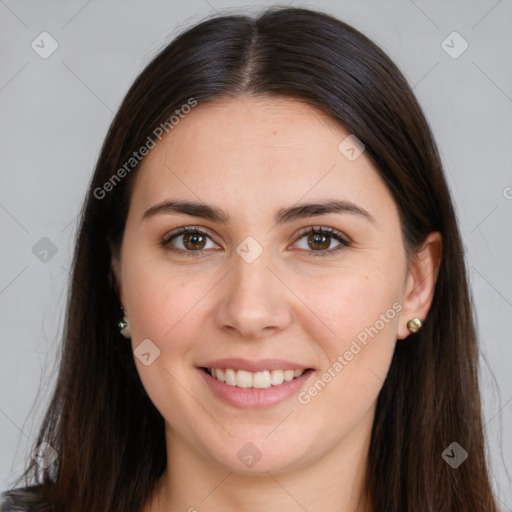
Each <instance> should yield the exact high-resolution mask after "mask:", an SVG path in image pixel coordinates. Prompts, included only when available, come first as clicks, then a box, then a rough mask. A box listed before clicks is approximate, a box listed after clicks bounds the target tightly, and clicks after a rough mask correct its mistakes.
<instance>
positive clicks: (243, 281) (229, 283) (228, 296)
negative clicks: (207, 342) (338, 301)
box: [215, 251, 293, 339]
mask: <svg viewBox="0 0 512 512" xmlns="http://www.w3.org/2000/svg"><path fill="white" fill-rule="evenodd" d="M269 252H270V251H263V253H262V254H261V255H260V256H259V257H258V258H257V259H256V260H255V261H252V262H251V263H248V262H247V261H245V260H244V259H243V258H242V257H240V256H239V255H238V254H235V255H234V257H233V267H232V269H231V271H230V272H229V273H228V275H227V276H226V278H225V279H224V280H223V281H224V286H223V287H222V292H221V296H220V300H219V303H218V305H217V307H216V310H215V322H216V324H217V325H218V326H219V328H220V329H222V330H224V331H226V332H227V333H228V334H231V335H234V336H238V337H239V338H244V339H260V338H264V337H266V336H269V335H272V334H274V333H277V332H279V331H280V330H283V329H285V328H286V327H287V326H288V325H290V323H291V317H292V315H291V303H290V299H291V297H293V294H292V293H291V292H290V290H289V289H288V288H287V287H286V285H285V283H284V282H283V281H284V279H282V277H281V276H279V272H278V271H276V270H274V269H273V268H272V266H274V267H275V265H272V262H271V261H270V260H271V258H270V256H267V254H268V253H269Z"/></svg>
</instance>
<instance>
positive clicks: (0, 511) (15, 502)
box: [0, 485, 40, 512]
mask: <svg viewBox="0 0 512 512" xmlns="http://www.w3.org/2000/svg"><path fill="white" fill-rule="evenodd" d="M38 490H39V486H36V485H33V486H29V487H17V488H15V489H9V490H7V491H3V492H1V493H0V512H36V511H37V510H40V508H39V507H37V504H38V503H39V500H38ZM36 507H37V508H36Z"/></svg>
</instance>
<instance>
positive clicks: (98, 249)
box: [5, 8, 497, 512]
mask: <svg viewBox="0 0 512 512" xmlns="http://www.w3.org/2000/svg"><path fill="white" fill-rule="evenodd" d="M72 276H73V277H72V283H71V290H70V297H69V303H68V309H67V323H66V330H65V335H64V340H63V341H64V344H63V359H62V361H61V366H60V373H59V378H58V382H57V386H56V390H55V393H54V395H53V398H52V400H51V403H50V406H49V409H48V412H47V414H46V417H45V419H44V422H43V425H42V427H41V431H40V434H39V437H38V439H37V442H36V443H35V445H34V447H35V448H36V449H37V450H38V453H37V455H36V456H35V457H34V458H33V459H32V460H30V461H29V464H28V466H27V469H26V471H25V473H24V475H23V476H24V477H26V478H31V479H32V484H33V485H31V486H30V487H29V486H28V485H29V480H28V479H27V480H25V485H26V487H25V488H21V487H20V488H18V489H13V490H11V491H10V492H7V493H5V497H6V504H5V508H6V509H10V508H12V509H13V510H14V509H16V510H20V509H26V510H55V511H67V510H75V511H95V512H96V511H97V512H100V511H105V512H107V511H109V512H112V511H123V512H127V511H133V512H135V511H137V512H139V511H142V512H157V511H163V510H173V511H174V510H189V511H194V510H199V511H201V510H226V511H228V510H234V509H236V510H253V509H254V510H256V509H264V510H266V511H272V510H274V509H277V508H279V510H281V511H282V510H299V509H303V510H329V511H335V510H336V511H338V510H339V511H357V512H363V511H364V512H368V511H379V512H380V511H415V512H420V511H425V512H427V511H429V512H433V511H440V510H443V511H450V512H453V511H469V510H471V511H477V510H478V511H489V512H490V511H496V510H497V507H496V504H495V501H494V498H493V495H492V490H491V485H490V482H489V477H488V472H487V466H486V459H485V449H484V437H483V432H482V419H481V409H480V395H479V387H478V379H477V363H478V353H477V343H476V336H475V328H474V322H473V318H472V311H471V307H470V300H469V292H468V284H467V276H466V271H465V264H464V259H463V250H462V244H461V239H460V234H459V231H458V227H457V222H456V218H455V214H454V209H453V205H452V201H451V199H450V196H449V193H448V188H447V185H446V181H445V178H444V175H443V170H442V166H441V163H440V159H439V155H438V152H437V149H436V145H435V142H434V140H433V138H432V135H431V132H430V129H429V127H428V124H427V122H426V120H425V118H424V115H423V114H422V112H421V109H420V107H419V106H418V103H417V101H416V100H415V98H414V96H413V93H412V91H411V89H410V88H409V86H408V85H407V83H406V81H405V79H404V77H403V76H402V74H401V73H400V72H399V70H398V69H397V68H396V66H395V65H394V64H393V63H392V62H391V61H390V59H389V58H388V57H387V56H386V55H385V54H384V53H383V52H382V51H381V50H380V49H379V48H378V47H376V46H375V44H373V43H372V42H371V41H369V40H368V39H367V38H366V37H365V36H363V35H362V34H360V33H359V32H357V31H356V30H354V29H353V28H351V27H349V26H347V25H346V24H344V23H342V22H341V21H339V20H336V19H334V18H332V17H330V16H328V15H326V14H323V13H320V12H315V11H311V10H307V9H295V8H279V9H270V10H268V11H265V12H263V13H262V14H261V15H260V16H259V17H257V18H256V19H252V18H249V17H245V16H234V15H230V16H220V17H217V18H213V19H209V20H206V21H204V22H202V23H200V24H198V25H196V26H195V27H192V28H191V29H189V30H187V31H186V32H184V33H183V34H181V35H180V36H179V37H177V38H176V39H175V40H174V41H173V42H172V43H171V44H170V45H168V46H167V47H166V48H164V49H163V51H161V52H160V54H159V55H158V56H157V57H156V58H155V59H154V60H153V61H152V62H151V63H150V64H149V65H148V66H147V68H146V69H145V70H144V71H143V72H142V73H141V75H140V76H139V77H138V78H137V80H136V81H135V83H134V85H133V86H132V87H131V89H130V90H129V92H128V94H127V96H126V98H125V100H124V101H123V103H122V105H121V107H120V109H119V111H118V113H117V115H116V117H115V119H114V121H113V123H112V125H111V127H110V130H109V133H108V135H107V137H106V140H105V142H104V145H103V148H102V151H101V154H100V157H99V160H98V163H97V167H96V170H95V173H94V176H93V179H92V182H91V185H90V188H89V192H88V195H87V198H86V201H85V206H84V210H83V214H82V221H81V224H80V229H79V235H78V240H77V244H76V252H75V258H74V263H73V274H72ZM20 482H21V479H20V480H19V481H18V483H20Z"/></svg>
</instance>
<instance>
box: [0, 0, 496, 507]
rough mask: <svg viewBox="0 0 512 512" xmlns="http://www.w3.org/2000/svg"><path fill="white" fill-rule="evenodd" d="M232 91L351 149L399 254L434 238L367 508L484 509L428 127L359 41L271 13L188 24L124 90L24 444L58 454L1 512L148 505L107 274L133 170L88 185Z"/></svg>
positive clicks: (337, 24) (444, 199)
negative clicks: (322, 117) (301, 106)
mask: <svg viewBox="0 0 512 512" xmlns="http://www.w3.org/2000/svg"><path fill="white" fill-rule="evenodd" d="M246 94H247V95H253V96H255V97H263V98H265V97H267V98H271V97H280V98H291V99H295V100H299V101H302V102H305V103H306V104H308V105H311V106H313V107H316V108H317V109H318V110H319V111H321V112H323V113H325V114H326V115H327V116H329V117H330V118H331V119H333V120H335V121H336V122H337V123H338V124H339V125H340V126H342V127H344V128H345V129H346V130H348V131H349V132H350V133H352V134H354V135H355V136H356V137H357V138H358V139H359V140H360V141H362V142H363V144H364V146H365V152H366V155H367V156H368V157H369V158H370V159H371V161H372V163H373V165H374V166H375V169H376V171H377V172H378V173H379V175H380V176H381V177H382V179H383V180H384V182H385V184H386V185H387V187H388V188H389V191H390V192H391V194H392V196H393V198H394V201H395V202H396V204H397V207H398V209H399V213H400V222H401V229H402V233H403V240H404V246H405V249H406V251H407V254H408V255H409V256H410V257H411V258H413V257H414V254H415V251H417V249H418V248H419V247H420V246H421V244H422V242H423V241H424V240H425V238H426V236H427V235H428V234H429V233H431V232H433V231H438V232H440V233H441V235H442V237H443V256H442V260H441V263H440V268H439V273H438V278H437V281H436V285H435V293H434V297H433V302H432V305H431V308H430V311H429V314H428V318H427V319H426V321H425V322H424V326H423V327H422V329H421V330H419V331H418V332H417V333H414V334H411V335H410V336H409V337H408V339H407V342H404V341H403V340H398V341H397V344H396V348H395V352H394V355H393V359H392V362H391V366H390V369H389V373H388V375H387V377H386V379H385V381H384V384H383V386H382V389H381V391H380V394H379V396H378V400H377V404H376V411H375V419H374V423H373V428H372V434H371V442H370V450H369V455H368V465H367V467H368V471H367V477H366V484H367V489H368V493H369V496H370V499H371V504H372V507H373V509H374V510H375V511H379V512H385V511H393V512H396V511H402V510H410V511H412V510H414V511H415V512H434V511H440V510H449V511H450V512H463V511H464V512H465V511H468V510H472V511H476V510H478V511H482V512H483V511H486V512H496V511H497V506H496V503H495V500H494V497H493V492H492V486H491V482H490V478H489V474H488V469H487V463H486V447H485V441H484V434H483V428H482V412H481V402H480V392H479V384H478V371H477V370H478V357H479V355H478V346H477V339H476V329H475V321H474V318H473V313H472V303H471V296H470V293H469V286H468V280H467V268H466V263H465V260H464V251H463V247H462V243H461V237H460V233H459V228H458V224H457V219H456V215H455V211H454V207H453V204H452V200H451V197H450V194H449V189H448V186H447V183H446V180H445V177H444V172H443V168H442V164H441V160H440V157H439V153H438V150H437V147H436V144H435V141H434V139H433V136H432V133H431V130H430V128H429V125H428V122H427V120H426V118H425V116H424V114H423V112H422V110H421V108H420V106H419V104H418V102H417V100H416V98H415V96H414V94H413V92H412V90H411V88H410V86H409V85H408V84H407V81H406V79H405V78H404V76H403V75H402V73H401V72H400V71H399V69H398V68H397V66H396V65H395V64H394V63H393V62H392V61H391V60H390V58H389V57H388V56H387V55H386V54H385V53H384V52H383V51H382V50H381V49H380V48H379V47H378V46H377V45H376V44H374V43H373V42H372V41H371V40H370V39H368V38H367V37H366V36H364V35H363V34H361V33H360V32H359V31H357V30H356V29H354V28H353V27H351V26H349V25H347V24H345V23H344V22H342V21H340V20H338V19H336V18H334V17H332V16H330V15H328V14H326V13H322V12H319V11H314V10H310V9H305V8H283V7H279V8H275V7H274V8H270V9H267V10H265V11H263V12H260V13H259V14H258V15H256V16H254V17H251V16H245V15H241V14H230V15H222V16H216V17H212V18H208V19H206V20H203V21H202V22H200V23H198V24H196V25H195V26H192V27H191V28H189V29H188V30H186V31H184V32H182V33H181V34H179V35H178V36H177V37H176V38H175V39H174V40H173V41H171V43H170V44H168V45H167V46H165V47H164V48H163V49H162V50H161V51H160V52H159V53H158V54H157V55H156V56H155V57H154V58H153V60H152V61H151V62H150V63H149V64H148V65H147V66H146V68H145V69H144V70H143V71H142V73H141V74H140V75H139V76H138V77H137V79H136V80H135V82H134V83H133V85H132V86H131V88H130V89H129V91H128V93H127V94H126V96H125V98H124V100H123V102H122V104H121V106H120V108H119V110H118V112H117V114H116V116H115V118H114V120H113V121H112V124H111V126H110V128H109V130H108V133H107V136H106V139H105V141H104V144H103V147H102V149H101V152H100V155H99V158H98V161H97V165H96V169H95V171H94V175H93V177H92V181H91V183H90V186H89V190H88V193H87V196H86V198H85V202H84V205H83V208H82V213H81V220H80V225H79V229H78V233H77V240H76V247H75V253H74V258H73V265H72V274H71V282H70V289H69V295H68V302H67V308H66V320H65V326H64V332H63V345H62V356H61V360H60V366H59V373H58V377H57V381H56V384H55V389H54V391H53V394H52V397H51V400H50V403H49V406H48V409H47V411H46V414H45V416H44V419H43V422H42V425H41V428H40V431H39V434H38V437H37V440H36V442H35V443H34V447H35V446H38V445H39V444H40V443H42V442H43V441H46V442H47V443H49V444H50V445H51V446H52V447H53V448H54V449H55V450H57V452H58V454H59V456H58V458H57V460H56V461H55V462H54V463H53V464H52V465H51V466H50V467H49V468H47V469H42V468H40V467H39V466H38V465H37V464H36V462H35V461H33V460H29V461H28V464H27V466H26V469H25V472H24V473H23V475H22V476H21V477H20V478H19V479H18V481H17V483H20V481H21V479H22V478H24V479H25V480H24V481H25V483H26V484H27V485H28V483H29V477H30V479H31V480H30V482H31V483H32V484H33V485H32V486H31V487H26V488H24V489H21V488H20V489H14V488H11V490H10V491H6V492H5V493H4V496H5V497H7V498H8V499H10V500H11V502H10V503H12V504H13V505H11V506H12V508H13V510H14V509H16V507H28V506H31V507H33V508H31V510H34V511H36V510H37V511H53V512H63V511H68V510H74V511H78V512H80V511H86V512H90V511H95V512H107V511H108V512H117V511H122V512H137V511H139V510H141V508H142V507H143V506H144V504H145V503H146V502H147V500H148V499H149V497H150V496H151V493H152V491H153V490H154V489H155V484H156V482H157V480H158V478H159V477H160V476H161V475H162V473H163V471H164V470H165V467H166V462H167V461H166V447H165V433H164V420H163V418H162V416H161V414H160V413H159V412H158V410H157V409H156V408H155V406H154V405H153V403H152V402H151V400H150V398H149V397H148V395H147V393H146V391H145V389H144V387H143V385H142V383H141V380H140V378H139V375H138V373H137V370H136V366H135V363H134V359H133V353H132V350H131V346H130V344H126V343H123V342H122V341H121V340H122V338H121V337H120V334H119V329H118V326H117V323H118V321H119V320H120V316H121V314H120V309H119V307H120V303H119V297H118V296H117V292H116V289H115V286H114V284H113V282H112V270H111V258H112V255H115V254H117V253H118V251H119V248H120V245H121V243H122V238H123V232H124V226H125V221H126V217H127V212H128V207H129V201H130V194H131V189H132V187H133V181H134V177H135V175H136V172H137V169H138V168H139V167H140V164H139V163H137V165H135V166H134V167H133V169H130V170H129V171H128V172H126V173H124V174H126V176H124V177H123V179H119V180H117V181H116V182H115V183H113V182H112V181H110V183H111V184H112V186H111V187H110V189H109V192H108V193H101V194H99V193H98V190H106V187H104V185H105V183H107V182H108V181H109V180H112V177H113V176H114V175H115V174H116V172H117V173H118V176H119V177H120V176H121V174H119V170H120V169H121V168H122V166H123V165H125V164H126V162H128V161H129V160H130V158H131V157H132V156H133V152H134V151H135V150H137V149H138V148H140V147H142V146H144V144H145V143H146V141H147V140H148V138H151V137H153V135H152V134H154V133H155V129H156V128H157V127H159V126H161V125H164V126H168V119H170V118H171V116H173V115H174V114H175V113H176V109H179V108H180V107H181V106H182V105H184V104H187V103H190V100H191V98H192V99H194V100H195V101H197V102H198V104H199V105H201V104H205V103H207V102H211V101H215V100H217V99H226V98H228V99H229V98H237V97H240V96H241V95H246ZM166 123H167V125H166ZM171 136H172V135H171ZM124 168H125V170H126V167H124ZM453 441H456V442H457V443H459V444H460V445H461V446H462V447H463V448H464V449H465V450H466V451H467V452H468V453H469V460H467V461H466V462H465V463H463V464H462V465H460V466H459V467H458V468H457V469H454V468H452V467H451V466H450V465H449V464H447V463H446V462H445V461H444V460H443V458H442V456H441V454H442V452H443V451H444V450H445V449H446V447H447V446H449V445H450V444H451V443H452V442H453ZM18 509H19V508H18Z"/></svg>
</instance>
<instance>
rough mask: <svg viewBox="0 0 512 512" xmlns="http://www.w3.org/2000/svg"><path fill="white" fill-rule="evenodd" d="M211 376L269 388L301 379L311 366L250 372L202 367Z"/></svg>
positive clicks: (244, 385) (230, 383) (229, 382)
mask: <svg viewBox="0 0 512 512" xmlns="http://www.w3.org/2000/svg"><path fill="white" fill-rule="evenodd" d="M201 370H203V371H204V372H206V373H207V374H208V375H209V376H210V377H212V378H214V379H215V380H217V381H219V382H223V383H224V384H227V385H228V386H232V387H238V388H254V389H267V388H270V387H274V386H281V385H282V384H283V383H285V382H291V381H293V380H296V379H299V378H300V377H302V375H304V374H305V373H308V372H311V371H312V369H311V368H305V369H296V370H292V369H286V370H284V369H273V370H270V369H268V370H262V371H257V372H250V371H247V370H242V369H236V368H206V367H201Z"/></svg>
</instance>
